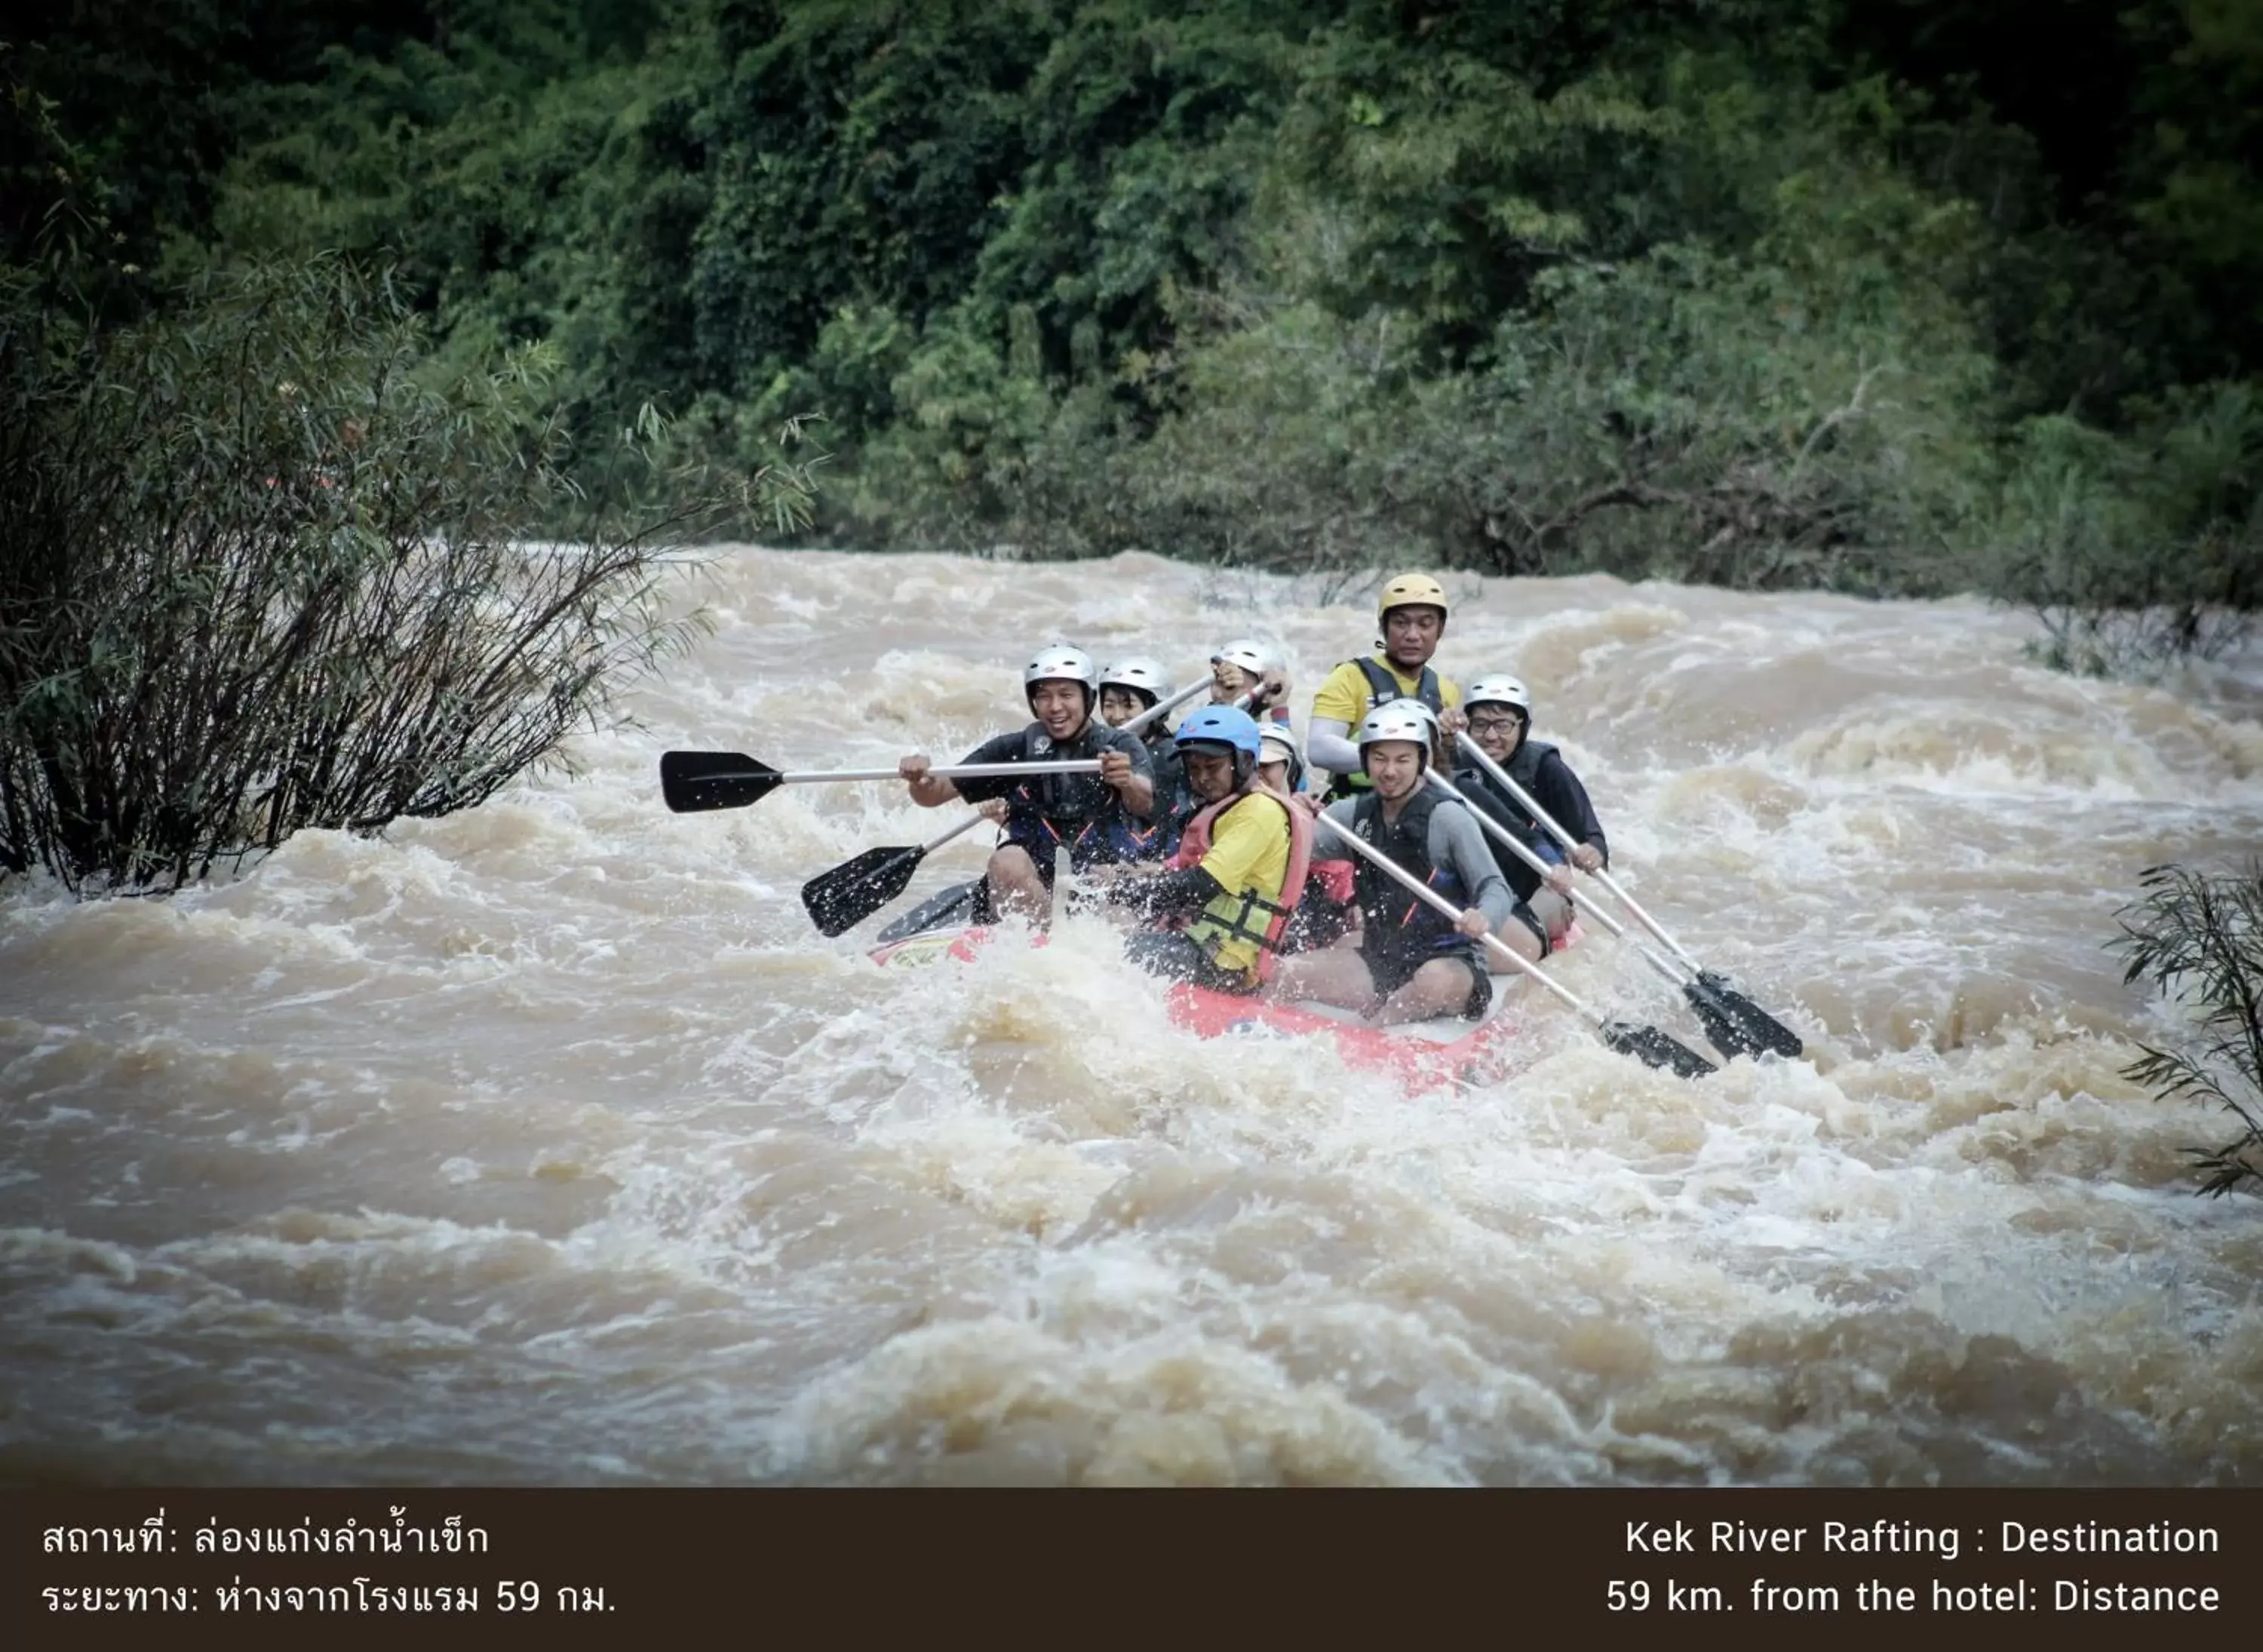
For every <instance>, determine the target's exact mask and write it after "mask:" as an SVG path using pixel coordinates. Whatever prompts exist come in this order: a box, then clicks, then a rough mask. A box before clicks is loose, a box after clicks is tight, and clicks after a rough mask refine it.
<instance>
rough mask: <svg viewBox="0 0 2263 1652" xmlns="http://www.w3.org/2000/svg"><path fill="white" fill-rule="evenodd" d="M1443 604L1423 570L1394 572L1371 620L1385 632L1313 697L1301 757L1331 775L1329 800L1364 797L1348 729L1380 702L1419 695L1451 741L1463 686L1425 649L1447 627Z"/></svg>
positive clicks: (1432, 647) (1365, 783)
mask: <svg viewBox="0 0 2263 1652" xmlns="http://www.w3.org/2000/svg"><path fill="white" fill-rule="evenodd" d="M1448 607H1449V605H1448V603H1447V601H1446V590H1445V587H1444V586H1442V585H1441V584H1439V583H1438V582H1437V581H1436V580H1435V579H1433V578H1431V577H1430V576H1428V574H1401V575H1399V576H1398V577H1397V578H1396V579H1393V580H1392V581H1391V582H1390V583H1388V584H1386V585H1385V586H1384V588H1383V594H1382V596H1381V597H1380V598H1377V602H1376V607H1375V618H1376V623H1377V626H1378V627H1380V628H1381V630H1382V632H1383V635H1382V636H1381V637H1379V638H1378V639H1377V641H1376V648H1377V650H1378V652H1377V653H1375V654H1371V655H1367V656H1362V657H1361V658H1359V659H1356V660H1346V661H1345V662H1344V663H1342V664H1341V665H1339V666H1337V667H1336V669H1335V670H1333V671H1331V672H1329V673H1328V675H1327V680H1326V681H1324V682H1323V683H1321V685H1320V690H1319V693H1317V694H1315V695H1313V696H1312V719H1311V721H1310V722H1309V723H1308V724H1307V725H1306V727H1305V757H1306V758H1307V759H1308V760H1310V761H1311V762H1312V764H1313V765H1314V766H1315V767H1318V768H1322V769H1326V770H1327V771H1328V772H1330V773H1331V774H1333V775H1334V777H1335V780H1334V785H1332V786H1330V787H1329V788H1328V792H1327V800H1326V801H1328V802H1331V803H1333V802H1336V801H1339V800H1341V799H1343V798H1347V797H1364V796H1366V795H1368V793H1369V792H1370V790H1371V789H1372V782H1370V780H1369V779H1368V777H1367V771H1366V768H1365V766H1364V765H1363V764H1362V763H1361V762H1360V757H1359V748H1358V747H1357V746H1356V745H1355V744H1354V743H1353V742H1352V730H1353V729H1355V728H1358V727H1359V726H1360V724H1361V723H1362V722H1363V721H1365V719H1366V717H1367V714H1368V713H1370V712H1371V711H1373V710H1374V709H1375V708H1376V707H1377V706H1380V705H1384V704H1385V703H1386V702H1388V701H1391V700H1394V699H1416V700H1420V701H1421V702H1422V704H1423V705H1425V706H1428V707H1429V708H1430V710H1431V711H1432V712H1433V713H1434V714H1436V716H1437V718H1438V720H1439V722H1440V725H1441V727H1442V728H1443V729H1444V731H1445V734H1446V737H1447V738H1448V739H1449V740H1451V739H1452V737H1453V735H1455V733H1456V732H1457V731H1458V730H1459V729H1460V728H1461V726H1462V724H1461V711H1460V706H1461V703H1462V691H1461V689H1460V687H1459V686H1458V685H1457V684H1456V683H1455V682H1454V680H1453V679H1452V678H1451V677H1445V676H1442V675H1441V674H1439V673H1438V672H1437V671H1435V670H1432V669H1431V667H1430V656H1432V655H1434V654H1435V653H1436V652H1437V651H1438V643H1439V641H1440V640H1441V639H1442V638H1443V637H1444V635H1445V634H1446V614H1447V610H1448Z"/></svg>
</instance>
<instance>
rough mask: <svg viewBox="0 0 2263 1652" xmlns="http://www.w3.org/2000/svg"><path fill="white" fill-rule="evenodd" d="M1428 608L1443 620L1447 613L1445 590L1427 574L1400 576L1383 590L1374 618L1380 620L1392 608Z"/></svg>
mask: <svg viewBox="0 0 2263 1652" xmlns="http://www.w3.org/2000/svg"><path fill="white" fill-rule="evenodd" d="M1415 607H1429V608H1435V609H1436V610H1437V611H1438V617H1439V618H1440V619H1441V620H1443V619H1444V618H1445V616H1446V613H1447V612H1448V608H1447V603H1446V588H1445V587H1444V586H1443V585H1441V584H1440V583H1438V582H1437V581H1436V580H1435V579H1433V578H1431V577H1430V576H1428V574H1401V575H1399V577H1398V578H1396V579H1394V580H1392V582H1391V583H1389V584H1388V585H1385V587H1384V588H1383V596H1382V598H1381V599H1380V600H1379V601H1377V604H1376V605H1375V617H1376V619H1377V620H1381V619H1382V618H1383V617H1384V615H1385V614H1387V613H1389V612H1391V611H1392V609H1393V608H1415Z"/></svg>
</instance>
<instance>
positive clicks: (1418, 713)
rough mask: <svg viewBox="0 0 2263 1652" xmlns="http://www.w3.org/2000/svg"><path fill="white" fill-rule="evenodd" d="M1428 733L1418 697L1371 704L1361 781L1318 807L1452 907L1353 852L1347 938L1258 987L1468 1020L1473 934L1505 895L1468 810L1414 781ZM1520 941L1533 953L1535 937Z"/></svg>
mask: <svg viewBox="0 0 2263 1652" xmlns="http://www.w3.org/2000/svg"><path fill="white" fill-rule="evenodd" d="M1434 741H1435V726H1434V725H1433V723H1432V721H1431V720H1430V717H1429V715H1428V713H1427V711H1426V710H1424V709H1423V708H1421V707H1420V706H1411V705H1410V706H1402V705H1399V704H1398V703H1396V702H1385V704H1383V705H1381V706H1377V707H1376V708H1375V709H1374V710H1373V711H1371V712H1370V713H1369V714H1367V716H1366V717H1365V718H1364V719H1363V720H1362V721H1361V723H1360V727H1359V745H1358V748H1357V750H1358V752H1359V757H1360V762H1361V764H1362V766H1363V768H1364V770H1365V772H1366V774H1367V778H1368V779H1369V781H1370V786H1369V789H1368V791H1367V793H1366V794H1365V795H1363V796H1361V797H1358V798H1347V799H1345V800H1343V801H1340V802H1336V803H1332V804H1330V805H1328V807H1327V819H1329V820H1330V821H1333V822H1335V823H1336V824H1338V825H1340V826H1343V827H1346V828H1348V829H1349V830H1351V831H1352V832H1353V833H1354V834H1355V835H1356V836H1357V837H1359V838H1360V840H1361V841H1362V842H1363V843H1367V844H1372V845H1374V846H1375V847H1376V848H1377V849H1378V850H1380V851H1382V852H1383V854H1384V856H1385V859H1389V860H1391V861H1392V862H1393V863H1395V864H1396V865H1397V866H1399V868H1400V869H1402V870H1403V871H1406V872H1407V873H1412V874H1413V876H1414V877H1415V878H1417V879H1419V880H1421V881H1422V882H1423V883H1426V884H1428V886H1429V887H1430V888H1433V889H1435V890H1436V891H1437V893H1438V894H1439V895H1440V896H1442V898H1443V899H1445V900H1446V901H1448V902H1450V903H1452V904H1453V905H1455V906H1457V907H1459V908H1461V909H1462V911H1461V916H1460V917H1458V918H1455V919H1449V918H1447V917H1445V916H1444V915H1443V914H1442V913H1441V912H1439V911H1438V910H1437V909H1436V908H1435V907H1433V906H1431V905H1430V904H1429V903H1428V902H1426V901H1418V900H1416V899H1415V898H1414V896H1413V895H1410V894H1408V893H1407V892H1406V889H1404V888H1401V887H1400V886H1399V884H1398V883H1397V882H1396V881H1395V880H1392V879H1391V878H1390V877H1388V876H1386V875H1385V873H1383V872H1381V871H1380V870H1378V869H1377V867H1375V866H1372V865H1370V864H1369V862H1368V861H1367V860H1366V859H1365V858H1364V857H1363V858H1362V859H1361V860H1360V863H1359V866H1358V869H1357V872H1356V880H1357V882H1356V888H1357V891H1358V902H1359V944H1358V945H1357V946H1332V947H1329V948H1327V950H1325V951H1322V952H1316V953H1302V954H1299V955H1298V956H1297V957H1294V958H1291V959H1290V960H1288V961H1286V962H1285V963H1283V965H1282V966H1281V969H1280V972H1279V973H1278V974H1277V975H1275V976H1274V978H1273V981H1272V983H1271V986H1270V987H1269V996H1272V997H1276V998H1289V999H1294V998H1317V999H1319V1001H1320V1002H1321V1003H1323V1004H1338V1005H1341V1006H1342V1007H1343V1008H1345V1009H1348V1010H1358V1011H1362V1012H1363V1014H1365V1015H1366V1016H1367V1017H1368V1018H1369V1019H1370V1020H1372V1021H1377V1022H1395V1021H1427V1020H1429V1019H1430V1018H1433V1017H1435V1016H1455V1015H1458V1016H1464V1017H1467V1018H1470V1019H1471V1020H1476V1019H1478V1018H1480V1017H1482V1016H1483V1015H1484V1014H1485V1012H1486V1007H1487V1005H1489V1004H1491V1003H1492V1002H1493V977H1492V975H1489V974H1488V973H1487V972H1486V965H1485V957H1484V954H1483V953H1482V951H1481V950H1480V949H1481V947H1482V946H1483V944H1484V937H1485V936H1486V934H1487V933H1488V932H1490V931H1498V930H1499V929H1500V927H1501V925H1502V924H1506V923H1507V922H1508V921H1509V920H1510V918H1511V917H1512V916H1513V915H1514V913H1515V908H1516V904H1517V903H1516V902H1515V898H1514V897H1513V896H1512V895H1510V894H1509V892H1508V885H1507V882H1506V881H1505V880H1503V879H1502V877H1501V875H1500V867H1499V866H1495V865H1494V864H1493V855H1492V852H1491V851H1489V850H1488V849H1487V848H1486V841H1485V837H1484V836H1483V834H1482V833H1481V832H1480V831H1479V827H1478V823H1477V819H1476V817H1475V816H1474V815H1471V813H1470V812H1469V810H1467V809H1466V808H1463V807H1462V806H1461V805H1460V804H1459V803H1457V802H1454V801H1451V800H1450V799H1449V798H1447V797H1446V796H1445V794H1444V793H1441V792H1435V791H1433V790H1432V789H1431V788H1430V787H1428V786H1424V785H1423V784H1422V772H1423V769H1424V767H1425V766H1426V765H1427V764H1428V763H1429V760H1430V751H1431V747H1432V744H1433V743H1434ZM1299 806H1300V807H1302V806H1303V801H1302V800H1299ZM1528 946H1529V948H1530V950H1531V951H1532V952H1534V953H1537V951H1538V944H1537V942H1536V940H1531V941H1528Z"/></svg>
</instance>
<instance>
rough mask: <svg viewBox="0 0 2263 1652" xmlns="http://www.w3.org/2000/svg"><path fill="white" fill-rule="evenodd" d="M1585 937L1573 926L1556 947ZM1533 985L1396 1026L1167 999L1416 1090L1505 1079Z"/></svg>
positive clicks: (1225, 996) (950, 932)
mask: <svg viewBox="0 0 2263 1652" xmlns="http://www.w3.org/2000/svg"><path fill="white" fill-rule="evenodd" d="M993 932H994V931H991V930H989V929H987V928H986V927H984V926H982V925H980V924H959V925H952V926H946V927H942V928H936V929H929V930H922V931H913V932H911V933H909V934H900V935H899V936H898V937H897V938H894V939H888V940H884V941H883V943H882V944H881V945H880V946H876V947H874V948H873V949H872V951H871V958H872V960H873V961H874V962H876V963H882V964H888V963H898V962H903V963H914V962H931V961H934V960H940V959H944V958H953V959H958V960H960V961H962V962H964V961H970V960H972V959H973V957H974V956H975V954H976V953H977V952H978V951H979V950H980V948H981V947H982V946H984V945H985V944H987V942H988V941H989V940H990V938H991V937H992V934H993ZM1579 938H1580V928H1579V925H1578V924H1573V926H1572V929H1571V931H1570V932H1569V933H1567V934H1566V935H1565V938H1564V939H1563V940H1562V941H1561V942H1560V943H1559V944H1558V951H1559V952H1560V951H1561V950H1562V949H1563V948H1564V947H1565V946H1572V945H1573V943H1574V942H1576V941H1577V940H1578V939H1579ZM1032 945H1035V946H1044V945H1045V936H1043V935H1038V936H1036V937H1033V938H1032ZM1530 986H1531V983H1530V982H1529V981H1528V980H1527V979H1526V977H1525V975H1524V973H1523V971H1522V970H1516V969H1511V970H1507V971H1506V972H1504V973H1500V974H1496V975H1494V976H1493V1002H1492V1004H1490V1005H1489V1006H1488V1007H1487V1009H1486V1013H1485V1015H1484V1017H1483V1018H1481V1019H1479V1020H1476V1021H1469V1020H1464V1019H1463V1018H1460V1017H1458V1016H1457V1017H1450V1018H1440V1019H1437V1020H1432V1021H1408V1022H1401V1023H1399V1024H1398V1025H1391V1026H1377V1025H1372V1024H1370V1023H1369V1022H1368V1021H1366V1020H1364V1019H1363V1018H1361V1017H1360V1015H1359V1014H1358V1012H1357V1011H1352V1010H1341V1009H1338V1008H1337V1007H1336V1006H1334V1004H1316V1003H1312V1002H1309V1001H1307V1002H1303V1003H1297V1004H1268V1003H1265V1002H1262V1001H1261V1000H1259V999H1254V998H1244V997H1237V996H1234V995H1233V994H1231V993H1223V992H1211V991H1210V990H1208V989H1205V988H1202V987H1197V986H1195V985H1193V984H1192V983H1190V982H1174V983H1173V984H1172V985H1171V986H1170V987H1169V989H1168V991H1167V994H1166V997H1165V1003H1166V1005H1167V1007H1168V1011H1169V1013H1170V1017H1171V1019H1172V1020H1173V1021H1174V1022H1175V1023H1176V1024H1177V1025H1180V1026H1182V1027H1184V1028H1186V1029H1187V1031H1189V1032H1192V1033H1194V1034H1195V1035H1196V1036H1197V1038H1205V1039H1215V1038H1226V1037H1257V1038H1266V1037H1272V1038H1283V1037H1285V1038H1326V1039H1329V1040H1333V1041H1334V1045H1335V1047H1336V1049H1337V1051H1338V1053H1339V1054H1341V1056H1342V1058H1343V1060H1344V1062H1345V1064H1346V1065H1347V1066H1350V1067H1356V1068H1361V1069H1366V1070H1368V1071H1370V1072H1378V1073H1383V1074H1385V1075H1388V1076H1392V1077H1394V1078H1396V1079H1397V1080H1398V1081H1399V1083H1400V1084H1401V1085H1402V1086H1403V1087H1404V1088H1405V1089H1406V1090H1409V1091H1410V1092H1421V1091H1424V1090H1440V1089H1445V1088H1449V1087H1451V1086H1454V1085H1457V1084H1486V1083H1497V1082H1498V1081H1499V1080H1500V1079H1501V1078H1502V1077H1504V1076H1507V1072H1508V1070H1509V1068H1510V1066H1511V1063H1512V1057H1513V1055H1514V1054H1515V1047H1516V1045H1517V1042H1518V1039H1519V1035H1520V1034H1521V1032H1522V1030H1523V1023H1524V1015H1523V1009H1524V1006H1525V1004H1527V1003H1529V989H1530Z"/></svg>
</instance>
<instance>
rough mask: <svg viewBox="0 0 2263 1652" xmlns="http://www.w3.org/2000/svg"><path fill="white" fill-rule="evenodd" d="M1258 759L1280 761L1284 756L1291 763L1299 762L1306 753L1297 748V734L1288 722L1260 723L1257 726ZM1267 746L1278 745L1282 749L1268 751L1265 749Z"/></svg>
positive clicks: (1272, 761) (1261, 761) (1267, 761)
mask: <svg viewBox="0 0 2263 1652" xmlns="http://www.w3.org/2000/svg"><path fill="white" fill-rule="evenodd" d="M1257 734H1258V743H1257V760H1258V761H1259V762H1260V763H1278V762H1280V761H1282V760H1283V758H1286V759H1287V760H1288V761H1289V762H1291V763H1297V762H1299V761H1301V760H1302V758H1303V757H1304V755H1305V754H1304V753H1303V752H1301V751H1299V750H1298V749H1297V736H1296V735H1295V734H1293V733H1292V732H1291V730H1290V728H1289V725H1288V724H1287V723H1284V722H1266V723H1260V724H1259V725H1258V726H1257ZM1267 746H1277V747H1278V748H1280V749H1279V750H1276V751H1268V750H1265V748H1266V747H1267Z"/></svg>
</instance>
